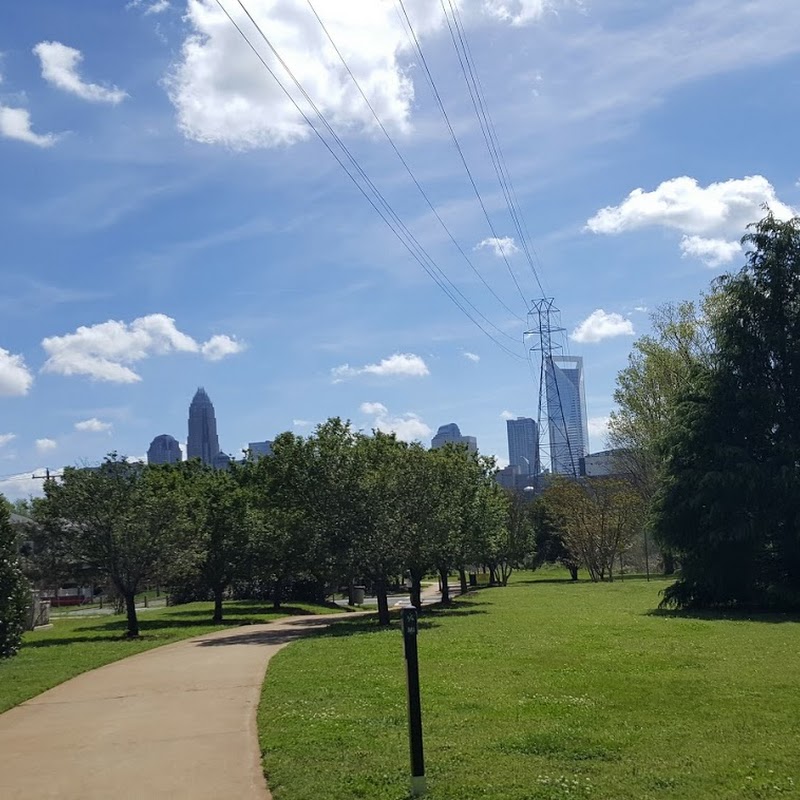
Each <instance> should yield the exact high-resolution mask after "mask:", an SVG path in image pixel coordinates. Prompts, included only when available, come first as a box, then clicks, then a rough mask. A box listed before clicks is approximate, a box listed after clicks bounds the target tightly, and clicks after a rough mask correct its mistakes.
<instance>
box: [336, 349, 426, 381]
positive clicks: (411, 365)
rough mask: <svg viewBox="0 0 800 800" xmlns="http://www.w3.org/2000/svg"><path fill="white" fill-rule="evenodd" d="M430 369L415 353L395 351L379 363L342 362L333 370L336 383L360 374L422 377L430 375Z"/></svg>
mask: <svg viewBox="0 0 800 800" xmlns="http://www.w3.org/2000/svg"><path fill="white" fill-rule="evenodd" d="M429 374H430V370H429V369H428V365H427V364H426V363H425V361H424V360H423V359H422V358H421V357H420V356H418V355H414V353H395V354H394V355H391V356H389V357H388V358H384V359H382V360H381V361H380V363H378V364H365V365H364V366H363V367H351V366H350V365H349V364H342V365H341V366H340V367H334V368H333V369H332V370H331V375H332V377H333V382H334V383H339V382H341V381H343V380H345V379H346V378H354V377H356V376H358V375H379V376H396V377H403V378H421V377H424V376H425V375H429Z"/></svg>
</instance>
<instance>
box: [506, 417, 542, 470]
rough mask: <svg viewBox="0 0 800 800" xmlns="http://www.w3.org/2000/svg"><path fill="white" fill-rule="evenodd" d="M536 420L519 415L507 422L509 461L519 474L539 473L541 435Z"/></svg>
mask: <svg viewBox="0 0 800 800" xmlns="http://www.w3.org/2000/svg"><path fill="white" fill-rule="evenodd" d="M536 429H537V425H536V422H535V421H534V420H532V419H531V418H530V417H517V419H510V420H508V421H507V422H506V430H507V431H508V463H509V464H510V465H511V466H512V467H516V468H517V474H518V475H538V474H539V435H538V431H537V430H536Z"/></svg>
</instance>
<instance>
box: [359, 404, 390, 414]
mask: <svg viewBox="0 0 800 800" xmlns="http://www.w3.org/2000/svg"><path fill="white" fill-rule="evenodd" d="M360 408H361V413H362V414H369V415H370V416H373V415H377V414H388V413H389V409H388V408H386V406H385V405H384V404H383V403H362V404H361V407H360Z"/></svg>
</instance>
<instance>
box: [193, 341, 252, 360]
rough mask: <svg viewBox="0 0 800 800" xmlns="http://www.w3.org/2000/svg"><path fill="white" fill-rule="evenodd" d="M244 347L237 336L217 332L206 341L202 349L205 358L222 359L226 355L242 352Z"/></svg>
mask: <svg viewBox="0 0 800 800" xmlns="http://www.w3.org/2000/svg"><path fill="white" fill-rule="evenodd" d="M244 349H245V346H244V345H243V344H242V343H241V342H239V341H237V340H236V339H235V338H233V337H231V336H227V335H225V334H217V335H216V336H212V337H211V338H210V339H209V340H208V341H207V342H205V343H204V344H203V345H202V347H201V348H200V351H201V352H202V354H203V358H206V359H208V360H209V361H220V360H222V359H223V358H225V356H233V355H236V354H237V353H241V352H242V351H243V350H244Z"/></svg>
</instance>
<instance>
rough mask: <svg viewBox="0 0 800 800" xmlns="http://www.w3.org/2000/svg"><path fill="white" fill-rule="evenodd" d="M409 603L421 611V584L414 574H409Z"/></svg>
mask: <svg viewBox="0 0 800 800" xmlns="http://www.w3.org/2000/svg"><path fill="white" fill-rule="evenodd" d="M411 605H412V606H414V608H416V609H417V611H422V584H421V583H420V579H419V578H418V577H417V576H416V575H412V576H411Z"/></svg>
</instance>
